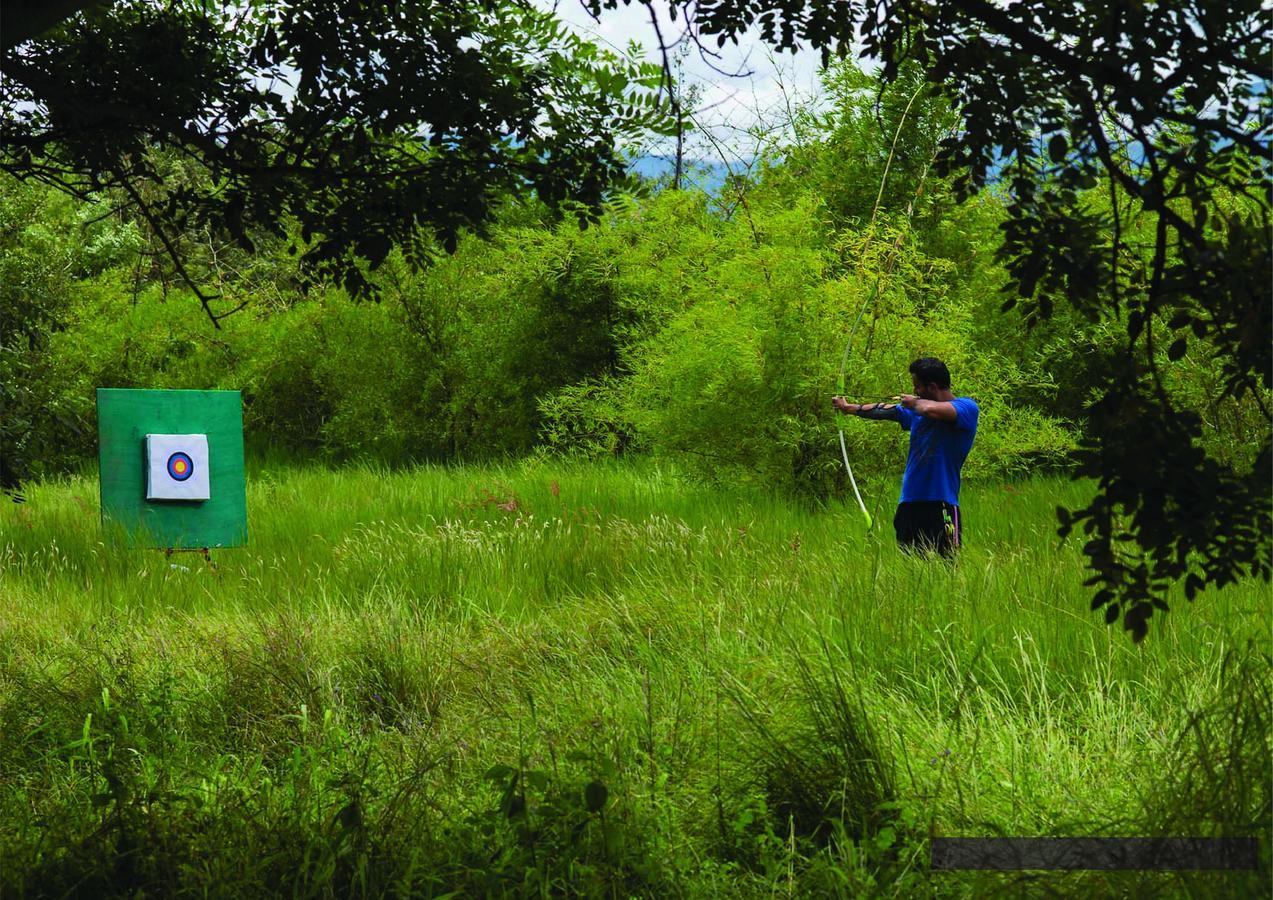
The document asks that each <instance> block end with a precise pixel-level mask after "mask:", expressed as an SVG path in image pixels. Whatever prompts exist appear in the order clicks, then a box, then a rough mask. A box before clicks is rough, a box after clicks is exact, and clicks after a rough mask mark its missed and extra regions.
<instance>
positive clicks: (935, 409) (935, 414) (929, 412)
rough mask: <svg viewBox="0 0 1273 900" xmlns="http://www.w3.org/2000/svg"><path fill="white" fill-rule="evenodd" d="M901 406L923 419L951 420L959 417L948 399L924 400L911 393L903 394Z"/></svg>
mask: <svg viewBox="0 0 1273 900" xmlns="http://www.w3.org/2000/svg"><path fill="white" fill-rule="evenodd" d="M902 406H905V407H906V408H907V409H909V410H912V411H913V412H915V413H916V414H918V415H921V416H923V417H924V418H925V419H937V420H939V421H942V422H953V421H955V420H956V419H957V418H959V412H958V410H956V409H955V404H953V403H951V402H950V401H949V400H925V399H923V398H922V397H916V396H914V395H912V394H903V395H902Z"/></svg>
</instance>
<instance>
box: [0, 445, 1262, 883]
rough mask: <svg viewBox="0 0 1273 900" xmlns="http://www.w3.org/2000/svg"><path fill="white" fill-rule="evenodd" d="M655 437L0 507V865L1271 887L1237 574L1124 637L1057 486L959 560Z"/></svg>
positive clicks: (1258, 688)
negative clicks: (189, 494) (1205, 840)
mask: <svg viewBox="0 0 1273 900" xmlns="http://www.w3.org/2000/svg"><path fill="white" fill-rule="evenodd" d="M894 491H895V486H894V485H892V484H884V483H876V484H872V485H870V486H869V487H868V493H869V494H870V496H871V497H872V498H873V502H874V503H875V505H876V506H877V508H878V510H879V512H878V513H877V515H876V519H877V521H880V522H882V523H883V524H881V525H877V527H876V529H875V530H874V531H868V530H867V529H866V527H865V525H864V523H863V520H862V518H861V516H860V514H858V513H856V512H855V511H854V509H852V508H850V507H846V506H839V505H832V506H827V507H812V506H799V505H794V504H792V503H791V502H790V501H789V500H786V499H783V498H781V497H777V496H767V495H764V494H759V493H754V492H751V493H746V492H737V493H730V492H724V491H720V490H715V489H708V488H705V487H699V486H696V485H694V484H693V483H689V482H686V481H684V480H683V479H680V478H678V477H677V475H676V473H675V472H672V471H669V470H665V469H660V468H659V467H658V466H657V465H654V464H643V465H625V466H618V465H615V466H599V465H587V466H580V465H571V464H567V463H563V462H560V461H557V460H553V459H547V458H545V459H538V460H532V461H529V462H525V463H520V464H516V465H510V466H506V467H502V468H501V467H488V468H480V469H479V468H469V469H443V468H422V469H417V470H413V471H407V472H389V471H380V470H376V469H371V468H350V469H340V470H334V471H333V470H328V469H320V468H306V467H286V466H281V465H271V466H268V467H265V468H263V469H260V470H258V471H255V472H254V473H253V476H252V478H251V483H250V487H249V497H248V502H249V510H250V534H251V542H250V544H249V546H248V547H246V548H242V549H234V550H224V551H214V553H213V559H214V562H215V567H210V566H208V565H207V564H206V563H204V561H203V560H202V559H201V558H199V557H198V556H197V555H195V554H178V555H174V556H172V557H171V558H167V557H165V556H164V555H163V554H162V553H159V552H156V551H149V550H141V549H129V548H128V547H126V546H123V545H115V544H114V543H112V542H110V541H109V540H108V537H109V536H103V534H102V532H101V529H100V526H99V523H98V518H99V516H98V509H97V499H96V480H95V479H94V478H92V477H82V478H76V479H71V480H66V481H61V482H56V483H47V484H43V485H39V486H36V487H35V488H33V489H32V490H31V491H30V492H29V498H30V499H29V502H28V503H26V504H22V505H13V504H7V503H6V504H4V506H3V508H0V729H2V734H3V739H2V740H0V894H3V895H4V896H9V895H10V894H12V895H15V896H20V895H31V896H38V895H49V896H64V895H80V896H98V895H103V894H114V895H120V896H123V895H128V896H134V895H137V893H138V892H141V893H143V894H147V895H168V894H180V895H213V896H247V895H253V894H261V893H284V894H288V895H295V896H346V895H374V896H395V895H396V896H401V895H425V896H430V895H431V896H442V895H446V894H450V893H453V892H458V893H460V894H478V893H482V894H516V895H547V894H557V893H571V894H585V895H596V896H633V895H638V896H641V895H648V896H689V895H694V896H698V895H710V896H770V895H773V894H775V893H778V894H784V895H787V894H802V895H820V894H839V895H843V896H862V895H884V896H924V895H937V896H947V895H950V896H981V895H983V894H986V893H995V892H1009V893H1012V894H1014V895H1015V894H1021V893H1026V894H1033V893H1081V894H1093V895H1120V896H1121V895H1133V896H1142V895H1143V896H1157V895H1176V894H1182V895H1194V896H1209V895H1213V894H1228V895H1233V894H1235V893H1242V892H1244V891H1253V890H1259V889H1260V887H1261V886H1267V882H1268V861H1269V849H1268V847H1269V838H1268V836H1269V818H1270V815H1271V814H1273V813H1271V812H1270V805H1269V804H1270V799H1269V798H1270V768H1271V767H1270V749H1269V741H1270V730H1269V727H1268V726H1269V693H1268V685H1269V678H1268V676H1269V670H1270V665H1269V648H1270V640H1269V638H1270V635H1269V626H1268V623H1269V613H1270V597H1269V594H1268V592H1267V590H1266V589H1265V586H1264V585H1262V584H1240V585H1236V586H1232V587H1230V588H1228V589H1226V590H1224V591H1221V592H1219V593H1216V594H1213V595H1208V596H1205V597H1203V598H1201V599H1200V600H1198V601H1197V602H1196V603H1194V604H1186V603H1185V601H1184V599H1183V597H1177V598H1176V600H1175V602H1174V603H1173V604H1172V605H1173V611H1172V612H1171V613H1170V614H1168V615H1166V616H1164V617H1162V618H1161V619H1156V620H1155V622H1154V627H1153V629H1152V631H1151V633H1150V636H1149V638H1148V639H1147V640H1146V641H1145V642H1144V643H1143V644H1142V645H1139V646H1138V645H1134V644H1132V643H1131V641H1130V640H1129V639H1128V638H1127V636H1126V635H1125V634H1124V633H1123V632H1121V631H1118V630H1116V629H1110V628H1107V627H1106V626H1105V625H1103V624H1101V622H1100V621H1099V620H1098V618H1097V617H1096V616H1095V615H1094V614H1089V613H1088V612H1087V595H1086V592H1085V589H1084V588H1083V587H1082V586H1081V583H1082V581H1083V578H1084V573H1083V570H1082V562H1081V556H1080V555H1079V553H1078V552H1077V549H1076V548H1075V547H1072V546H1069V547H1066V546H1060V545H1059V544H1058V542H1057V540H1056V538H1055V536H1054V525H1053V519H1052V515H1051V510H1052V509H1053V508H1054V506H1055V505H1056V504H1058V503H1063V504H1064V503H1070V504H1077V503H1079V502H1082V500H1083V499H1084V491H1085V488H1084V486H1083V485H1075V484H1070V483H1065V482H1059V481H1035V482H1028V483H1022V484H1014V485H981V486H970V487H968V488H966V493H967V496H966V497H965V501H964V511H965V514H966V521H967V534H966V539H967V546H966V548H965V550H964V552H963V553H962V555H961V557H960V559H959V560H958V561H957V563H955V564H953V565H948V564H946V563H943V562H940V561H927V562H926V561H920V560H915V559H911V558H907V557H904V556H901V555H900V554H898V553H897V551H896V549H895V548H894V547H893V545H892V540H891V530H890V529H888V527H887V524H886V523H887V518H888V516H887V510H888V509H889V508H890V507H891V505H892V500H893V499H894ZM999 834H1002V835H1025V836H1033V835H1090V834H1115V835H1117V834H1121V835H1146V834H1163V835H1168V834H1171V835H1175V834H1189V835H1195V834H1200V835H1252V836H1256V837H1259V838H1260V840H1261V848H1262V850H1261V852H1262V854H1263V855H1262V865H1263V869H1262V871H1260V872H1255V873H1245V874H1244V873H1228V874H1205V873H1204V874H1196V873H1195V874H1188V873H1152V874H1149V873H1104V874H1100V873H1085V874H1084V873H1075V874H1066V875H1061V874H1050V875H1049V874H1043V873H1031V874H1030V875H1029V877H1024V878H1023V877H1022V876H1020V875H1015V876H1014V875H988V874H980V875H975V874H959V875H951V874H940V873H932V872H929V871H928V870H927V841H928V839H929V838H930V837H931V836H933V835H973V836H978V835H986V836H990V835H999Z"/></svg>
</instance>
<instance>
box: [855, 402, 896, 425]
mask: <svg viewBox="0 0 1273 900" xmlns="http://www.w3.org/2000/svg"><path fill="white" fill-rule="evenodd" d="M856 415H858V416H860V417H861V418H863V419H875V420H877V421H878V420H880V419H896V418H897V407H896V406H895V405H893V404H889V405H888V406H884V405H881V404H879V403H876V404H875V405H874V406H869V407H863V408H862V409H859V410H858V411H857V413H856Z"/></svg>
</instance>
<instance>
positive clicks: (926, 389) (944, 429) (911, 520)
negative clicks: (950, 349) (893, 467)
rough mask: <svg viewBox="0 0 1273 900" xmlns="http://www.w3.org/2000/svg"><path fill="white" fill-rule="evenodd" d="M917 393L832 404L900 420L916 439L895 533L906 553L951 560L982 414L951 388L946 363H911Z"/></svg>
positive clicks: (877, 417)
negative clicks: (897, 399)
mask: <svg viewBox="0 0 1273 900" xmlns="http://www.w3.org/2000/svg"><path fill="white" fill-rule="evenodd" d="M910 373H911V384H912V385H914V388H915V393H914V394H905V395H904V396H903V397H902V398H901V403H899V404H892V403H888V404H884V403H849V402H847V401H846V400H845V399H844V398H843V397H834V398H832V400H831V402H832V404H833V405H834V406H835V408H836V409H838V410H839V411H840V412H842V413H845V414H848V415H855V416H860V417H862V418H865V419H874V420H877V421H882V420H886V419H887V420H888V421H891V422H897V423H898V424H900V425H901V426H902V428H904V429H905V430H906V431H907V432H908V433H909V434H910V436H911V443H910V453H909V454H908V455H907V457H906V472H905V474H903V475H902V495H901V498H900V499H899V500H898V504H897V513H896V515H894V516H893V529H894V530H895V531H896V532H897V543H898V546H899V547H901V548H902V549H903V550H907V551H911V550H917V551H920V552H930V551H932V550H936V551H937V552H938V553H940V554H941V555H942V556H951V555H952V554H953V553H954V552H955V550H957V549H959V545H960V543H961V539H962V537H963V517H962V516H961V515H960V513H959V471H960V469H962V468H963V465H964V460H965V459H966V458H967V457H968V450H969V449H970V448H971V447H972V442H973V438H974V437H976V435H977V417H978V415H980V410H979V409H978V408H977V404H976V402H975V401H974V400H972V398H970V397H956V396H955V395H954V394H953V393H952V392H951V390H950V370H949V369H947V368H946V364H945V363H943V362H942V361H941V360H940V359H933V358H932V357H924V358H923V359H917V360H915V361H914V362H913V363H911V365H910Z"/></svg>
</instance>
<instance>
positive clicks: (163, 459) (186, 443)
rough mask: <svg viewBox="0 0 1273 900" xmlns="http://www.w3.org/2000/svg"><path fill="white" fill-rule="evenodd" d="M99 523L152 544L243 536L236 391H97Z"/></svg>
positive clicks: (216, 543) (236, 540)
mask: <svg viewBox="0 0 1273 900" xmlns="http://www.w3.org/2000/svg"><path fill="white" fill-rule="evenodd" d="M97 427H98V440H99V450H98V462H99V464H100V476H99V481H100V486H101V497H102V522H103V524H104V525H105V526H106V527H107V529H108V532H109V533H111V534H123V535H126V536H127V537H128V539H129V540H133V541H144V542H145V543H147V544H149V545H150V546H153V547H161V548H167V549H197V548H204V547H232V546H236V545H240V544H244V543H246V542H247V496H246V493H247V492H246V479H245V477H244V470H243V404H242V399H241V397H240V395H239V392H238V391H152V390H123V389H115V388H101V389H99V390H98V391H97Z"/></svg>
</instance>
